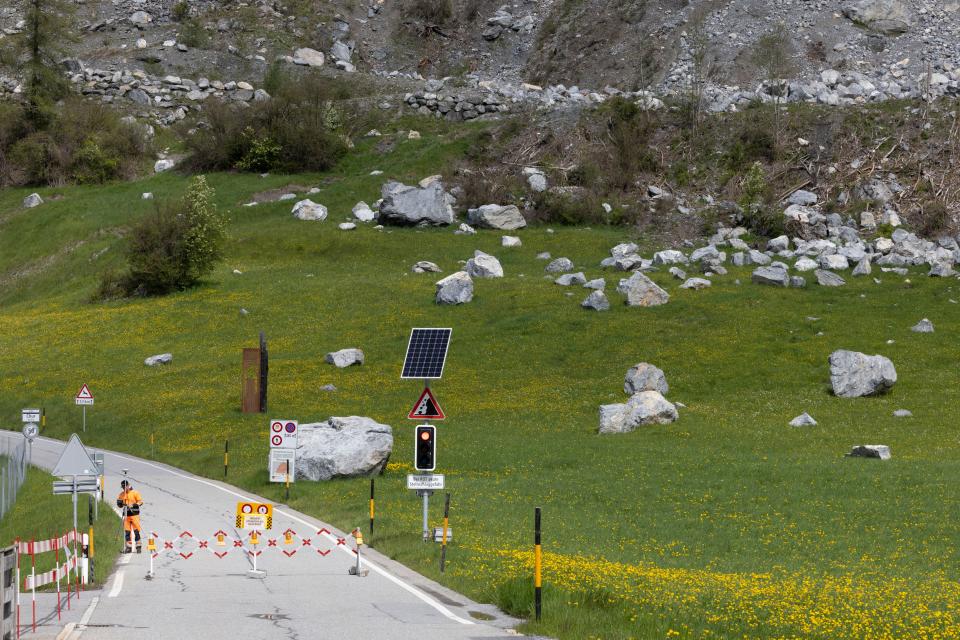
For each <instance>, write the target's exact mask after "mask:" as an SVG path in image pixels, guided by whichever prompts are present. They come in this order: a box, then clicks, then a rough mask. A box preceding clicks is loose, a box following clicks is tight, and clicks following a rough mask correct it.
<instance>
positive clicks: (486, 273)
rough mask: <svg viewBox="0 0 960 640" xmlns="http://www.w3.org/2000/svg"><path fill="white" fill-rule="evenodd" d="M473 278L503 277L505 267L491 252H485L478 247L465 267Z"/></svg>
mask: <svg viewBox="0 0 960 640" xmlns="http://www.w3.org/2000/svg"><path fill="white" fill-rule="evenodd" d="M465 268H466V271H467V273H468V274H470V277H472V278H502V277H503V267H502V266H501V265H500V261H499V260H497V259H496V258H495V257H494V256H492V255H490V254H489V253H484V252H483V251H480V250H479V249H477V250H476V251H474V252H473V257H472V258H470V259H469V260H467V266H466V267H465Z"/></svg>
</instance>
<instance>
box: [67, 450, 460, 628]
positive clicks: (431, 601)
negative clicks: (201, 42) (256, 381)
mask: <svg viewBox="0 0 960 640" xmlns="http://www.w3.org/2000/svg"><path fill="white" fill-rule="evenodd" d="M52 442H55V443H57V444H62V443H60V442H59V441H57V440H53V441H52ZM110 455H113V456H116V457H118V458H124V459H126V460H130V461H131V462H136V463H137V464H143V465H146V466H148V467H153V468H154V469H158V470H160V471H163V472H165V473H169V474H171V475H174V476H177V477H178V478H183V479H184V480H190V481H193V482H199V483H200V484H205V485H207V486H208V487H213V488H214V489H217V490H219V491H223V492H224V493H227V494H230V495H232V496H234V497H237V498H240V499H241V500H246V501H248V502H253V501H254V500H253V499H252V498H250V497H249V496H245V495H243V494H241V493H237V492H236V491H231V490H230V489H225V488H224V487H221V486H219V485H217V484H215V483H213V482H209V481H207V480H202V479H200V478H193V477H190V476H188V475H184V474H182V473H177V472H176V471H172V470H170V469H167V468H165V467H162V466H160V465H156V464H153V463H151V462H146V461H145V460H141V459H139V458H132V457H130V456H126V455H124V454H122V453H111V454H110ZM275 511H276V513H278V514H280V515H282V516H284V517H287V518H290V519H291V520H295V521H296V522H299V523H301V524H304V525H306V526H308V527H312V526H313V525H312V524H310V523H309V522H307V521H306V520H304V519H302V518H299V517H297V516H295V515H293V514H290V513H286V512H284V511H282V510H280V509H275ZM325 535H326V537H327V538H328V539H329V540H330V541H332V542H336V540H337V538H336V536H333V535H331V534H325ZM337 548H339V549H340V550H341V551H343V552H344V553H346V554H347V555H349V556H351V557H352V556H353V551H352V550H350V549H349V548H348V547H347V546H346V545H337ZM363 562H364V566H367V567H369V568H371V569H373V570H374V571H376V572H377V573H378V574H380V575H381V576H383V577H384V578H386V579H387V580H390V581H391V582H393V583H394V584H396V585H397V586H399V587H401V588H402V589H404V590H406V591H408V592H409V593H411V594H413V595H414V596H416V597H417V598H419V599H420V600H422V601H423V602H424V603H426V604H428V605H430V606H431V607H433V608H434V609H436V610H437V611H439V612H440V613H442V614H443V615H444V616H446V617H447V618H449V619H450V620H453V621H455V622H459V623H460V624H470V625H472V624H476V623H475V622H474V621H473V620H467V619H466V618H461V617H460V616H458V615H457V614H455V613H453V612H452V611H450V610H449V609H447V608H446V607H445V606H443V605H442V604H440V603H439V602H438V601H437V600H434V599H433V598H431V597H430V596H428V595H427V594H425V593H424V592H422V591H420V590H419V589H417V588H416V587H414V586H412V585H409V584H407V583H406V582H404V581H403V580H401V579H400V578H398V577H396V576H395V575H393V574H391V573H389V572H388V571H387V570H386V569H383V568H382V567H380V566H378V565H376V564H374V563H373V562H371V561H369V560H364V561H363ZM118 577H119V580H120V585H121V586H122V585H123V574H122V572H121V573H120V575H119V576H118ZM114 591H117V593H119V591H120V590H119V589H118V588H117V585H116V584H114V588H113V589H111V590H110V593H109V594H108V596H107V597H109V598H113V597H115V594H114V593H113V592H114Z"/></svg>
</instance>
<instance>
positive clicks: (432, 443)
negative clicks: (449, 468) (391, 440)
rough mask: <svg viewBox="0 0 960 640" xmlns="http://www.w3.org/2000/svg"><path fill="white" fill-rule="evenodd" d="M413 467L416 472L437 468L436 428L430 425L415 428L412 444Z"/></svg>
mask: <svg viewBox="0 0 960 640" xmlns="http://www.w3.org/2000/svg"><path fill="white" fill-rule="evenodd" d="M413 467H414V469H416V470H417V471H433V470H434V469H436V468H437V428H436V427H435V426H433V425H432V424H421V425H418V426H417V432H416V436H415V438H414V443H413Z"/></svg>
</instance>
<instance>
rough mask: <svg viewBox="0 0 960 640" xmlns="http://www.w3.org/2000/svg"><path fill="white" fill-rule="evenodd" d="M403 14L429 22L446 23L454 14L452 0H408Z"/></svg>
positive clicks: (404, 5)
mask: <svg viewBox="0 0 960 640" xmlns="http://www.w3.org/2000/svg"><path fill="white" fill-rule="evenodd" d="M403 15H404V17H405V18H407V19H412V20H418V21H420V22H424V23H427V24H435V25H442V24H446V23H447V22H448V21H449V20H450V18H451V17H452V16H453V2H452V0H406V1H405V2H404V4H403Z"/></svg>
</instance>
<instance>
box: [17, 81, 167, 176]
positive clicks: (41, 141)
mask: <svg viewBox="0 0 960 640" xmlns="http://www.w3.org/2000/svg"><path fill="white" fill-rule="evenodd" d="M0 116H2V117H0V187H3V186H12V185H54V186H56V185H63V184H68V183H81V184H99V183H103V182H108V181H110V180H116V179H125V178H131V177H133V176H134V175H136V173H137V171H138V169H139V168H140V166H141V164H142V163H143V162H144V160H145V159H146V157H147V156H148V154H149V152H150V145H149V144H148V142H147V140H146V139H145V137H144V135H143V131H142V130H141V129H140V128H139V127H138V126H137V125H135V124H130V123H128V122H124V121H123V120H121V119H120V117H119V116H118V115H117V113H116V112H114V111H112V110H110V109H108V108H106V107H104V106H102V105H99V104H94V103H90V102H87V101H85V100H81V99H79V98H77V99H74V100H70V101H67V102H66V103H65V104H63V105H61V106H59V107H58V108H57V109H55V110H53V111H52V112H51V121H50V123H49V125H47V126H44V127H43V128H38V127H37V125H36V121H35V120H33V119H32V118H30V117H29V115H28V114H27V112H26V111H25V110H24V109H22V108H19V107H5V108H3V109H2V110H0Z"/></svg>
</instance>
